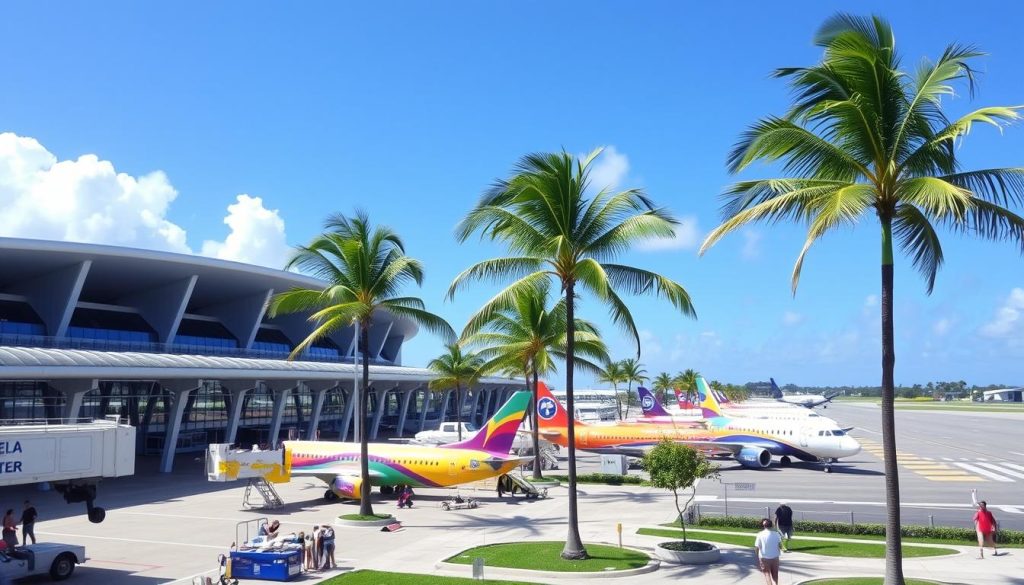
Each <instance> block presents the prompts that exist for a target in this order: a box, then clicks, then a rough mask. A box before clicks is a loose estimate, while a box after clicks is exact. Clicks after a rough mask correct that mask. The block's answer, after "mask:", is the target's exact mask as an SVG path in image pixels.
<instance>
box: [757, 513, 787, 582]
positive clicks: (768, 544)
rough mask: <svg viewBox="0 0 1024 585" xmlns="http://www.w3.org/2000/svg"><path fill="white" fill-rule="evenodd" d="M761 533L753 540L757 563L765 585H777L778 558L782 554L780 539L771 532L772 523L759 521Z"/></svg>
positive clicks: (774, 532)
mask: <svg viewBox="0 0 1024 585" xmlns="http://www.w3.org/2000/svg"><path fill="white" fill-rule="evenodd" d="M761 528H762V530H761V532H758V533H757V538H755V539H754V549H755V550H756V551H757V563H758V565H759V566H760V568H761V573H762V574H763V575H764V582H765V585H779V557H780V556H781V554H782V537H781V536H779V533H778V532H777V531H775V530H772V521H771V520H769V519H768V518H765V519H764V520H761Z"/></svg>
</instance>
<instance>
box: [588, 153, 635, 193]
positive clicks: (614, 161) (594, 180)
mask: <svg viewBox="0 0 1024 585" xmlns="http://www.w3.org/2000/svg"><path fill="white" fill-rule="evenodd" d="M584 156H586V155H584ZM627 174H629V157H627V156H626V155H624V154H622V153H620V152H619V151H618V150H617V149H616V148H615V147H614V146H606V147H605V149H604V150H603V151H602V152H601V155H600V156H598V157H597V160H595V161H594V163H593V164H592V165H591V167H590V186H591V188H593V189H594V191H595V192H598V191H600V190H602V189H616V188H618V187H619V186H620V185H622V184H623V182H624V181H625V179H626V175H627Z"/></svg>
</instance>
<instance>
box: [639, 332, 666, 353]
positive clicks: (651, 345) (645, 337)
mask: <svg viewBox="0 0 1024 585" xmlns="http://www.w3.org/2000/svg"><path fill="white" fill-rule="evenodd" d="M638 333H639V334H640V351H641V355H642V356H643V358H644V359H652V358H657V357H659V356H660V355H661V354H662V352H663V351H664V348H663V347H662V345H661V340H660V339H658V336H657V335H655V334H654V333H652V332H651V331H650V330H649V329H641V330H640V331H639V332H638Z"/></svg>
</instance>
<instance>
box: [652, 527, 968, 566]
mask: <svg viewBox="0 0 1024 585" xmlns="http://www.w3.org/2000/svg"><path fill="white" fill-rule="evenodd" d="M686 532H687V536H689V537H691V538H694V539H697V540H704V541H711V542H721V543H724V544H735V545H738V546H751V547H752V546H754V534H753V533H751V534H750V535H749V536H748V535H745V534H743V535H740V534H728V533H725V532H717V531H714V530H687V531H686ZM637 534H645V535H647V536H664V537H667V538H682V537H683V531H682V530H670V529H667V528H641V529H640V530H637ZM845 538H850V537H848V536H847V537H845ZM789 550H791V551H793V552H802V553H808V554H812V555H823V556H827V557H856V558H864V559H881V558H884V557H885V545H884V544H882V543H879V544H869V543H859V542H832V541H828V540H816V539H812V538H806V537H801V538H800V539H799V540H792V541H790V543H789ZM957 552H958V551H956V550H954V549H951V548H931V547H924V546H908V545H904V546H903V556H905V557H937V556H942V555H951V554H956V553H957Z"/></svg>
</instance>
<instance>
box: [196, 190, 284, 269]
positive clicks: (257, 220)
mask: <svg viewBox="0 0 1024 585" xmlns="http://www.w3.org/2000/svg"><path fill="white" fill-rule="evenodd" d="M224 223H225V224H227V226H228V227H229V228H231V233H230V234H228V237H227V238H226V239H225V240H224V241H223V242H217V241H214V240H206V241H205V242H203V250H202V254H203V256H212V257H214V258H221V259H223V260H236V261H238V262H247V263H249V264H260V265H263V266H270V267H273V268H281V267H283V266H284V264H285V262H287V261H288V256H289V248H288V243H287V242H286V241H285V233H284V220H283V219H281V216H280V215H278V210H277V209H274V210H270V209H266V208H265V207H263V200H262V199H260V198H259V197H250V196H248V195H239V196H238V197H237V199H236V202H235V203H233V204H232V205H228V215H227V217H225V218H224Z"/></svg>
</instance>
